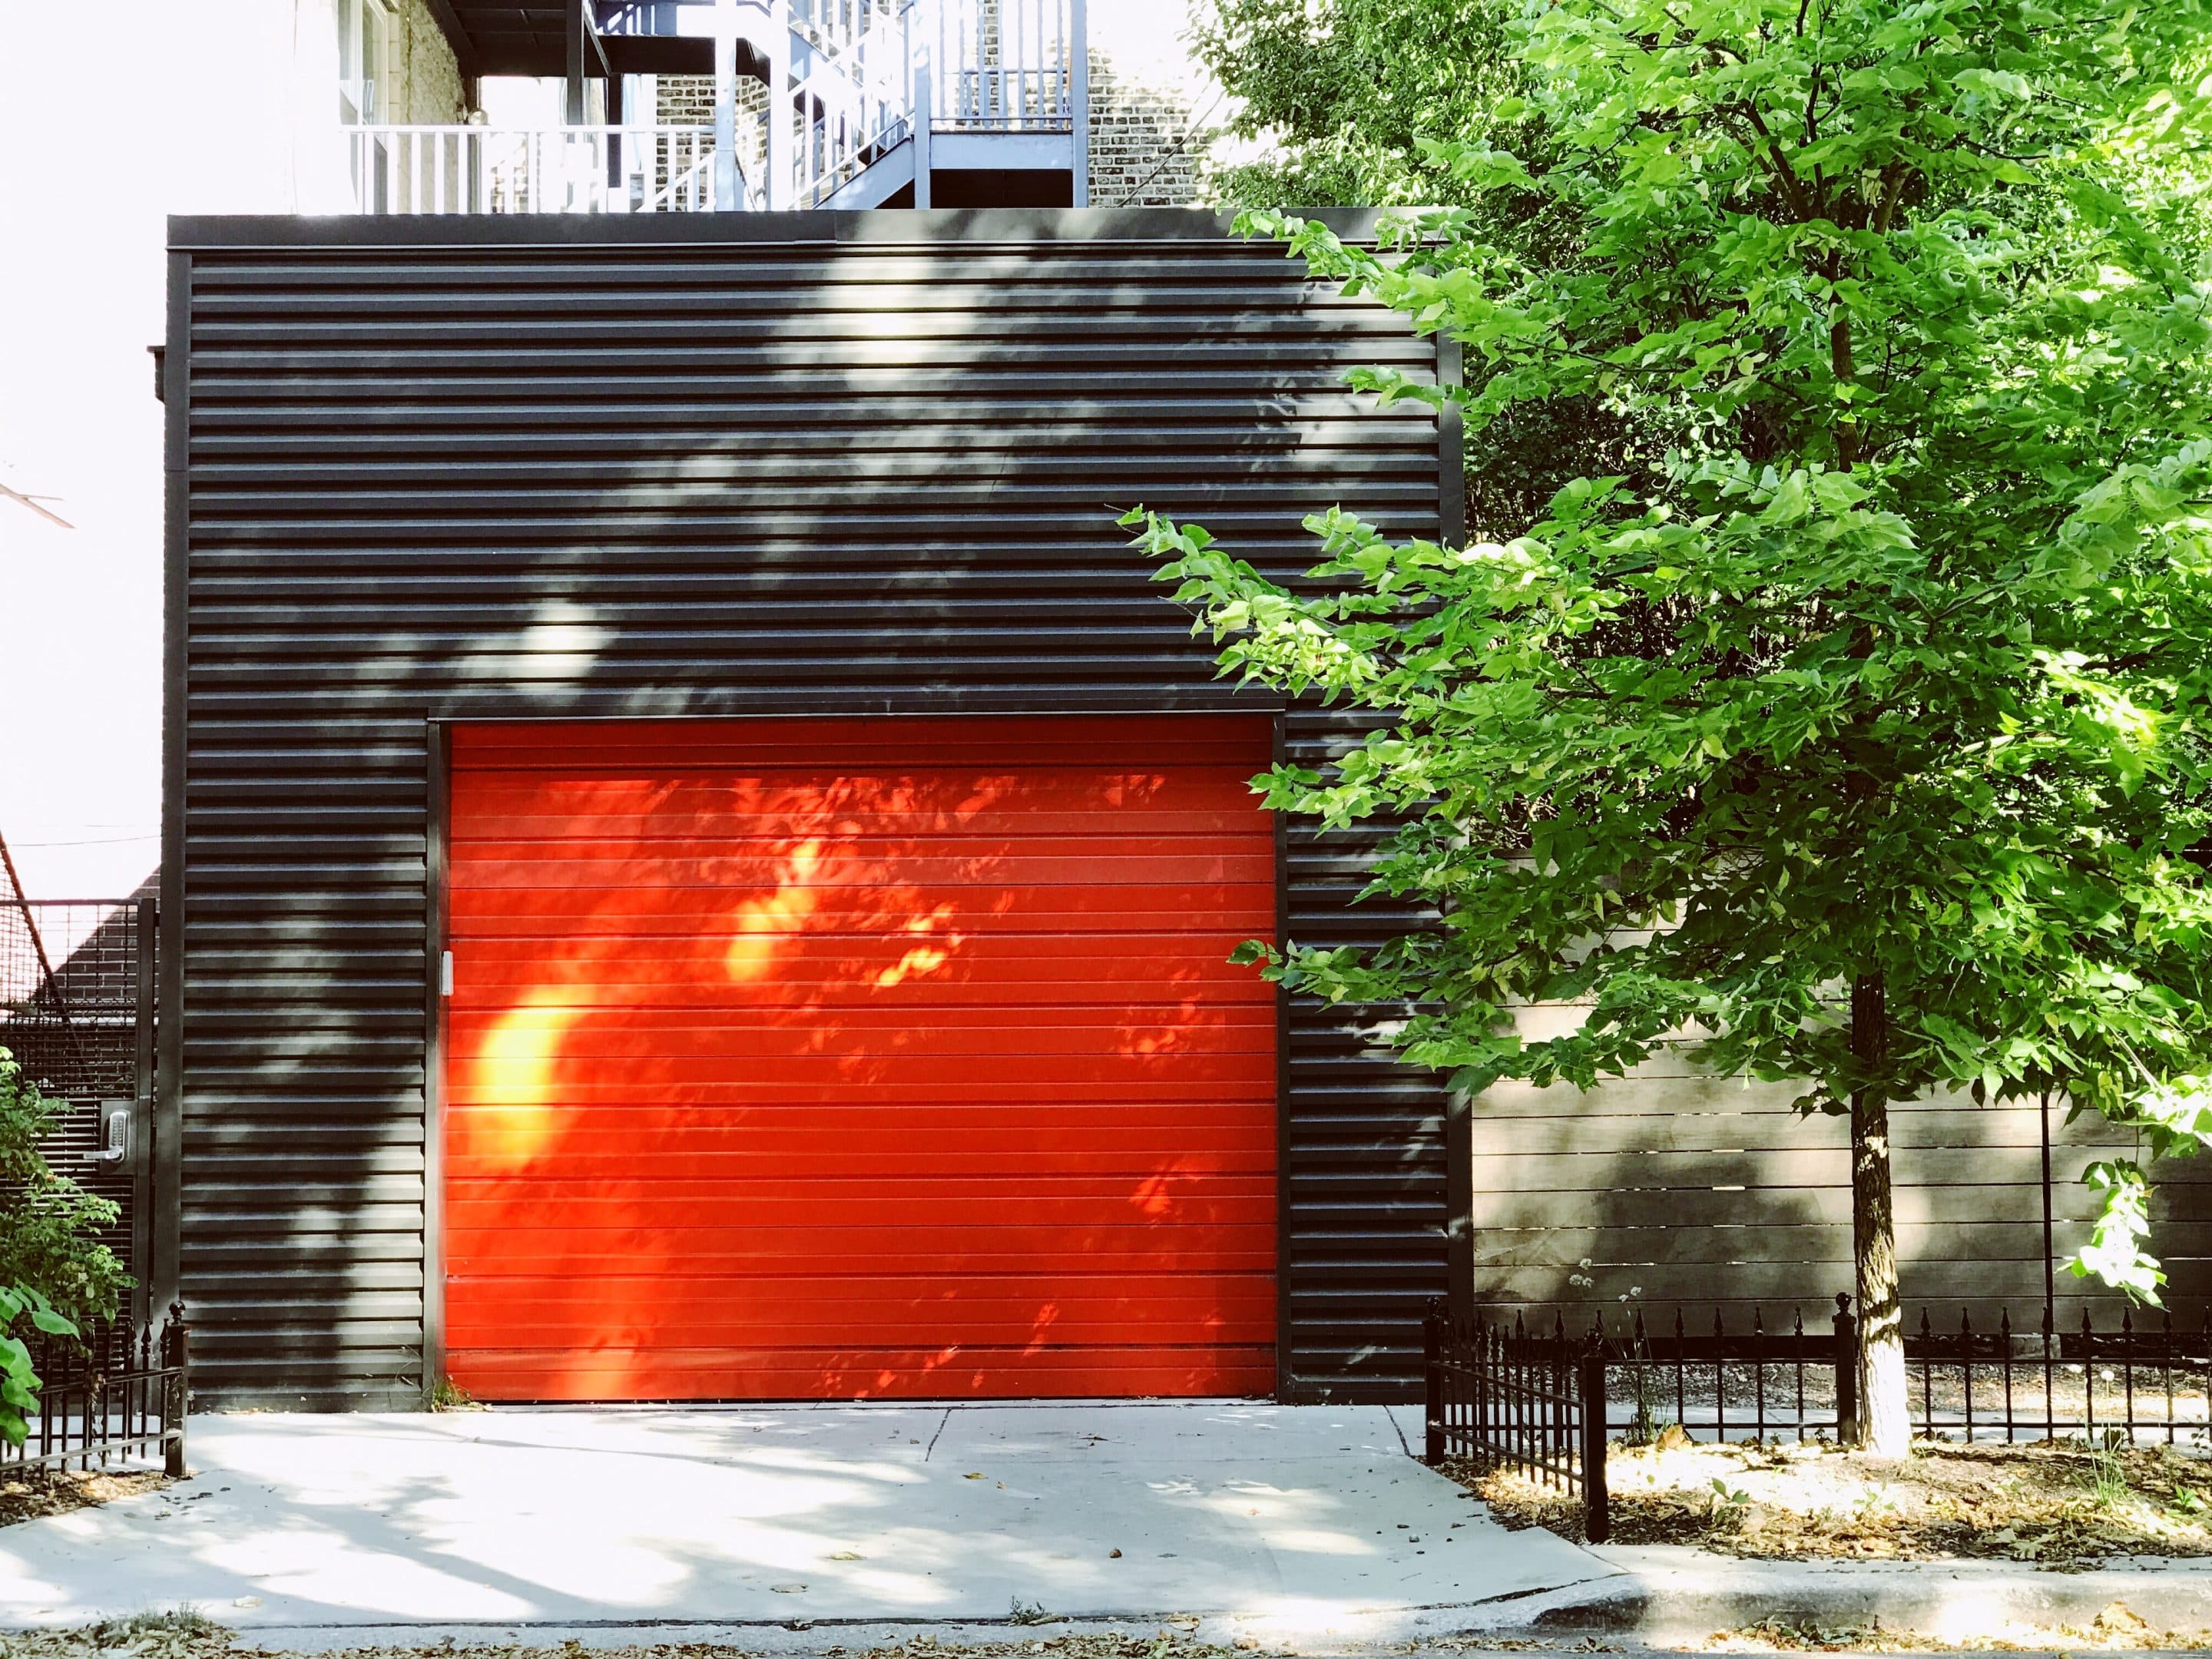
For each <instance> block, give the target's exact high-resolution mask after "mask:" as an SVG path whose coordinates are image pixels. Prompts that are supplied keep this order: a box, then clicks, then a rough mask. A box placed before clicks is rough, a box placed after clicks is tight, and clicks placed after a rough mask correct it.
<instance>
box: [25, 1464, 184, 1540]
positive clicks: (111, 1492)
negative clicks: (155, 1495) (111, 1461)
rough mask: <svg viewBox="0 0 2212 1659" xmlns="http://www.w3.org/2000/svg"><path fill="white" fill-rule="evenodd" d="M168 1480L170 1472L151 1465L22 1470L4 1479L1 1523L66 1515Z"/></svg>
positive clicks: (162, 1484)
mask: <svg viewBox="0 0 2212 1659" xmlns="http://www.w3.org/2000/svg"><path fill="white" fill-rule="evenodd" d="M168 1484H169V1482H168V1477H167V1476H166V1475H162V1474H156V1473H155V1472H154V1471H153V1470H150V1469H125V1470H118V1471H116V1472H115V1473H113V1474H109V1473H106V1472H105V1471H102V1470H98V1469H95V1470H94V1471H93V1472H92V1473H90V1474H80V1473H79V1472H78V1471H76V1470H75V1469H70V1470H65V1471H64V1472H62V1473H60V1474H20V1475H17V1476H15V1478H14V1479H12V1480H0V1527H12V1526H14V1525H15V1523H16V1522H18V1521H30V1520H35V1519H36V1518H37V1517H38V1516H42V1515H66V1514H68V1513H69V1512H70V1510H81V1509H82V1508H84V1507H85V1505H87V1504H106V1503H108V1502H110V1501H112V1499H114V1498H129V1497H131V1495H132V1494H133V1493H136V1492H152V1491H153V1490H154V1489H155V1487H157V1486H167V1485H168Z"/></svg>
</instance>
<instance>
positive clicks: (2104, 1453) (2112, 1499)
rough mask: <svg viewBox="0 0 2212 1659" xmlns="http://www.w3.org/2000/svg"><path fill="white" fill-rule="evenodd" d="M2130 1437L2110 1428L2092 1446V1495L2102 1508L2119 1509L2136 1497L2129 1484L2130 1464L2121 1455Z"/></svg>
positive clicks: (2090, 1460) (2089, 1483)
mask: <svg viewBox="0 0 2212 1659" xmlns="http://www.w3.org/2000/svg"><path fill="white" fill-rule="evenodd" d="M2126 1443H2127V1441H2126V1437H2125V1436H2124V1435H2123V1434H2122V1433H2121V1432H2120V1431H2118V1430H2117V1429H2110V1430H2107V1431H2106V1433H2105V1437H2104V1439H2103V1441H2102V1442H2101V1443H2100V1444H2097V1445H2094V1446H2092V1447H2091V1448H2090V1449H2089V1479H2088V1486H2089V1496H2090V1497H2091V1498H2092V1499H2093V1500H2094V1502H2095V1503H2096V1505H2097V1507H2098V1508H2099V1509H2100V1510H2112V1509H2118V1507H2120V1506H2121V1505H2122V1504H2125V1503H2127V1502H2128V1500H2129V1499H2130V1498H2131V1497H2133V1496H2134V1493H2133V1491H2132V1489H2131V1488H2130V1486H2129V1484H2128V1466H2127V1462H2126V1460H2125V1459H2124V1457H2123V1456H2122V1455H2121V1450H2122V1448H2123V1447H2124V1446H2125V1444H2126Z"/></svg>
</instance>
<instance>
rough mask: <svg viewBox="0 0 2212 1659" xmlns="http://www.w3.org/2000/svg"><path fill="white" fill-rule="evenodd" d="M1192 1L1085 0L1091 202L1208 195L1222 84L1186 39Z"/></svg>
mask: <svg viewBox="0 0 2212 1659" xmlns="http://www.w3.org/2000/svg"><path fill="white" fill-rule="evenodd" d="M1193 3H1194V0H1091V6H1090V27H1091V43H1090V44H1091V205H1092V206H1093V207H1184V206H1188V205H1189V204H1192V203H1194V202H1200V201H1203V200H1205V199H1206V155H1207V152H1208V150H1209V149H1210V148H1211V145H1212V139H1213V137H1214V134H1215V133H1216V131H1218V129H1219V127H1220V126H1221V125H1223V123H1224V121H1225V108H1224V103H1223V100H1222V97H1221V89H1220V88H1219V87H1218V85H1216V84H1215V82H1214V81H1213V79H1212V76H1209V75H1208V74H1207V73H1206V70H1204V68H1202V67H1201V66H1200V64H1199V63H1198V61H1197V59H1196V58H1195V57H1194V55H1193V54H1192V52H1191V50H1190V48H1189V46H1188V44H1187V41H1186V36H1187V35H1188V32H1189V27H1190V13H1191V7H1192V4H1193ZM1195 3H1199V4H1203V3H1205V0H1195Z"/></svg>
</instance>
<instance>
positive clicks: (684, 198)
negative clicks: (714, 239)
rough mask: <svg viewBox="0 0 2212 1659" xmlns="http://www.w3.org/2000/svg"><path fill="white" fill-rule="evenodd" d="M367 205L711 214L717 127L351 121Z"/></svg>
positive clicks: (352, 179) (349, 135)
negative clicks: (373, 123) (365, 124)
mask: <svg viewBox="0 0 2212 1659" xmlns="http://www.w3.org/2000/svg"><path fill="white" fill-rule="evenodd" d="M346 142H347V145H348V155H347V167H346V178H347V180H348V183H349V185H350V187H351V189H352V191H353V200H354V204H355V207H356V211H358V212H362V213H713V212H716V211H718V210H725V209H727V210H738V209H739V208H743V207H757V206H760V205H764V204H763V203H762V202H759V201H757V200H754V201H747V200H743V199H741V197H742V191H743V176H742V174H740V177H739V189H740V197H738V198H733V199H732V200H731V201H729V202H728V203H727V204H725V202H724V201H723V199H722V198H721V197H718V196H717V195H716V193H715V176H714V175H715V167H714V128H712V127H700V126H678V127H636V126H620V127H614V126H597V127H544V128H532V127H484V126H382V127H349V128H348V129H347V130H346Z"/></svg>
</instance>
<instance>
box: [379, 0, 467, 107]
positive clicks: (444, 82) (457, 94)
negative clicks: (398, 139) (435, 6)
mask: <svg viewBox="0 0 2212 1659" xmlns="http://www.w3.org/2000/svg"><path fill="white" fill-rule="evenodd" d="M387 3H388V4H389V5H390V7H391V10H392V98H391V102H390V104H389V105H388V106H387V107H388V108H389V109H390V111H391V116H390V118H391V119H392V120H393V121H396V122H399V123H402V124H408V123H416V124H421V125H439V124H442V123H445V122H449V121H459V120H460V119H462V118H465V115H466V114H467V106H466V103H465V93H464V90H463V88H462V86H461V66H460V64H459V63H458V62H456V61H455V60H454V58H453V47H452V46H451V45H449V44H448V43H447V40H446V32H445V31H444V30H443V29H441V28H440V27H438V24H437V21H436V20H435V18H433V17H432V16H431V15H430V8H429V7H428V5H426V4H425V3H423V0H387Z"/></svg>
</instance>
